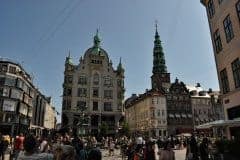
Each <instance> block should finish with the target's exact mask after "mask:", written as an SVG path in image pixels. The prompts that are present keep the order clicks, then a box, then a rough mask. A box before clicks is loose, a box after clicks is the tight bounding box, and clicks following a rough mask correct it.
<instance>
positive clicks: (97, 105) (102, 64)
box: [62, 32, 124, 134]
mask: <svg viewBox="0 0 240 160" xmlns="http://www.w3.org/2000/svg"><path fill="white" fill-rule="evenodd" d="M100 42H101V41H100V38H99V36H98V32H97V33H96V35H95V36H94V44H93V46H92V47H91V48H89V49H88V50H87V51H86V52H85V53H84V55H83V57H81V58H80V60H79V64H77V65H74V64H73V62H72V59H71V57H70V55H69V56H68V57H67V58H66V61H65V72H64V84H63V103H62V127H63V128H64V127H70V128H73V129H75V130H76V131H77V132H78V133H79V134H80V133H81V131H80V130H79V128H82V129H83V131H84V132H85V133H86V132H90V133H92V134H98V133H99V132H100V126H101V125H103V123H104V124H106V125H107V126H108V128H109V129H108V130H109V131H108V134H115V133H116V132H118V127H119V126H118V125H119V120H120V119H121V117H122V116H123V99H124V69H123V67H122V63H121V60H120V62H119V64H118V66H117V69H116V70H115V69H114V68H113V64H112V61H111V60H110V59H109V56H108V54H107V52H106V51H105V50H104V49H103V48H101V46H100ZM83 121H84V122H83Z"/></svg>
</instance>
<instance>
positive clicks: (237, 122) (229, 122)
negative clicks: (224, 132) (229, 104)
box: [196, 119, 240, 129]
mask: <svg viewBox="0 0 240 160" xmlns="http://www.w3.org/2000/svg"><path fill="white" fill-rule="evenodd" d="M235 126H240V119H234V120H217V121H213V122H208V123H204V124H201V125H199V126H197V127H196V128H197V129H203V128H212V127H235Z"/></svg>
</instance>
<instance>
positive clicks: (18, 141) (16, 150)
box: [14, 133, 25, 157]
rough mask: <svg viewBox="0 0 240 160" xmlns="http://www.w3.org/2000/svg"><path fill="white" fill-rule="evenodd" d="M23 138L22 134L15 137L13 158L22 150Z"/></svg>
mask: <svg viewBox="0 0 240 160" xmlns="http://www.w3.org/2000/svg"><path fill="white" fill-rule="evenodd" d="M24 138H25V137H24V136H23V134H22V133H20V135H19V136H16V139H15V142H14V154H15V157H18V154H19V152H20V151H22V150H23V149H24V148H23V142H24Z"/></svg>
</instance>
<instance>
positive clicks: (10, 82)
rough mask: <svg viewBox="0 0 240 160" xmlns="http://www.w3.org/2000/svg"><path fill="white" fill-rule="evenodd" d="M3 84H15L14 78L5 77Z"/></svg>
mask: <svg viewBox="0 0 240 160" xmlns="http://www.w3.org/2000/svg"><path fill="white" fill-rule="evenodd" d="M5 85H7V86H15V85H16V79H15V78H12V77H6V79H5Z"/></svg>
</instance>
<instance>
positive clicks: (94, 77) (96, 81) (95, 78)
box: [93, 73, 99, 85]
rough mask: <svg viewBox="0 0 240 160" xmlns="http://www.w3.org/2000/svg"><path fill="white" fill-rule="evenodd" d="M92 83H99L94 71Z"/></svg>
mask: <svg viewBox="0 0 240 160" xmlns="http://www.w3.org/2000/svg"><path fill="white" fill-rule="evenodd" d="M93 84H94V85H98V84H99V75H98V74H97V73H95V74H94V75H93Z"/></svg>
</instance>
